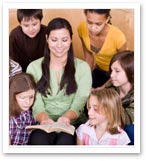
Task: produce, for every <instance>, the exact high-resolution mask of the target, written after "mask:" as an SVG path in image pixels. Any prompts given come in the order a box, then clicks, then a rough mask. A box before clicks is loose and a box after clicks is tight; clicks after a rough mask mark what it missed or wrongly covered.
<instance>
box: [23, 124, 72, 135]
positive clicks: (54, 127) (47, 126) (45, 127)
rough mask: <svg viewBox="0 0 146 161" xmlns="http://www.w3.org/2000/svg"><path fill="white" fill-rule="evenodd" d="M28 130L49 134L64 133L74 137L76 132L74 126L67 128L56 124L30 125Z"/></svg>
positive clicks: (64, 125) (27, 127)
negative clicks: (42, 131)
mask: <svg viewBox="0 0 146 161" xmlns="http://www.w3.org/2000/svg"><path fill="white" fill-rule="evenodd" d="M26 129H30V130H34V129H40V130H44V131H45V132H47V133H50V132H54V131H63V132H66V133H68V134H71V135H73V134H74V131H75V127H74V126H72V125H69V126H67V125H66V124H64V123H59V122H54V123H52V124H43V125H30V126H26Z"/></svg>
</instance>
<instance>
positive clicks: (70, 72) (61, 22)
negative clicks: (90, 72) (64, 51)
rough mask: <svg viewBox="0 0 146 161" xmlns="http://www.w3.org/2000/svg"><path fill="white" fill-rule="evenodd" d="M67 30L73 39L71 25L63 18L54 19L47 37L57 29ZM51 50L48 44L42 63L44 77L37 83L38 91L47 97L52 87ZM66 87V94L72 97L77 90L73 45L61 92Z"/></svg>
mask: <svg viewBox="0 0 146 161" xmlns="http://www.w3.org/2000/svg"><path fill="white" fill-rule="evenodd" d="M62 28H66V29H67V30H68V31H69V33H70V37H71V39H72V35H73V32H72V27H71V25H70V23H69V22H68V21H67V20H66V19H63V18H54V19H53V20H51V21H50V22H49V23H48V27H47V31H46V35H47V36H48V37H49V35H50V32H51V31H52V30H56V29H62ZM49 64H50V49H49V48H48V44H47V42H46V46H45V50H44V60H43V62H42V77H41V79H40V80H39V82H38V83H37V91H38V92H40V93H41V94H42V95H44V96H46V94H51V92H50V91H51V87H50V69H49ZM64 86H66V94H67V95H70V94H72V93H74V92H76V90H77V83H76V80H75V64H74V54H73V47H72V43H71V45H70V48H69V51H68V57H67V63H66V65H65V69H64V73H63V76H62V79H61V83H60V90H62V89H63V87H64Z"/></svg>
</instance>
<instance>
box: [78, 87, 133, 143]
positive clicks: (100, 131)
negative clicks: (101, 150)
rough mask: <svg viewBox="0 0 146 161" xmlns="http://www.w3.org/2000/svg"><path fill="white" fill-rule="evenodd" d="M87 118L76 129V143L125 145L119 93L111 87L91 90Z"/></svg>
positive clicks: (127, 138)
mask: <svg viewBox="0 0 146 161" xmlns="http://www.w3.org/2000/svg"><path fill="white" fill-rule="evenodd" d="M87 109H88V116H89V120H88V121H87V122H86V123H85V124H82V125H80V126H79V128H78V129H77V130H76V133H77V145H127V144H128V143H129V142H130V139H129V137H128V135H127V134H126V132H125V131H124V130H123V129H122V128H123V127H124V118H123V109H122V103H121V99H120V97H119V94H118V93H117V92H116V91H115V90H113V89H103V90H99V91H92V92H91V94H90V96H89V99H88V103H87Z"/></svg>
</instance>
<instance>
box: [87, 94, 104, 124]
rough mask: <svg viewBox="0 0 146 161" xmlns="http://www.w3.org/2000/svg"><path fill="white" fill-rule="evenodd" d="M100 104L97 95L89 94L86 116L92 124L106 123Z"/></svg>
mask: <svg viewBox="0 0 146 161" xmlns="http://www.w3.org/2000/svg"><path fill="white" fill-rule="evenodd" d="M99 107H100V104H99V102H98V100H97V97H96V96H94V95H91V96H90V98H89V101H88V116H89V123H90V125H92V126H96V125H101V124H107V117H106V115H105V114H104V112H103V111H101V107H100V108H99Z"/></svg>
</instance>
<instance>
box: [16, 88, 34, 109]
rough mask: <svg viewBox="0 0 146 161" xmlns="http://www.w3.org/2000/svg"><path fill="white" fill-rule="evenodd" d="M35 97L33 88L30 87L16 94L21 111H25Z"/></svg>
mask: <svg viewBox="0 0 146 161" xmlns="http://www.w3.org/2000/svg"><path fill="white" fill-rule="evenodd" d="M34 97H35V90H33V89H30V90H28V91H26V92H22V93H19V94H17V95H16V101H17V103H18V105H19V107H20V109H21V110H22V111H27V110H29V108H30V107H31V106H32V104H33V102H34Z"/></svg>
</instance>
